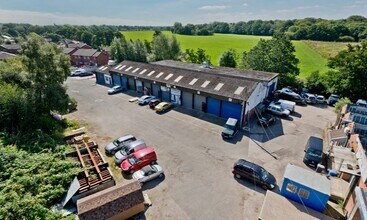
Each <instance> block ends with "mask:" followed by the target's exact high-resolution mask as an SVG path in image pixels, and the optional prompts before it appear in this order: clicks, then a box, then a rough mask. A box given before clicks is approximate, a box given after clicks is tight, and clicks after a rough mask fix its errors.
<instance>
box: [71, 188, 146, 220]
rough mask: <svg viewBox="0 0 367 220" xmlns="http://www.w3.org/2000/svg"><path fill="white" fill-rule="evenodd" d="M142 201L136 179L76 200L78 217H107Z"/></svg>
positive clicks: (140, 190) (141, 194)
mask: <svg viewBox="0 0 367 220" xmlns="http://www.w3.org/2000/svg"><path fill="white" fill-rule="evenodd" d="M142 203H144V196H143V192H142V189H141V186H140V183H139V182H138V181H134V182H131V183H129V184H126V185H123V184H119V185H116V186H113V187H110V188H108V189H105V190H102V191H100V192H97V193H94V194H92V195H90V196H87V197H84V198H82V199H79V200H78V201H77V207H78V215H79V218H81V217H83V219H108V218H111V217H113V216H115V215H117V214H119V213H121V212H124V211H126V210H128V209H130V208H132V207H134V206H136V205H140V204H142Z"/></svg>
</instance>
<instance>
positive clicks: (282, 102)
mask: <svg viewBox="0 0 367 220" xmlns="http://www.w3.org/2000/svg"><path fill="white" fill-rule="evenodd" d="M274 104H275V105H280V106H282V108H284V109H288V110H289V111H290V112H294V110H295V108H296V103H295V102H291V101H287V100H283V99H279V100H278V101H274Z"/></svg>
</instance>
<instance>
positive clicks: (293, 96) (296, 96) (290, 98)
mask: <svg viewBox="0 0 367 220" xmlns="http://www.w3.org/2000/svg"><path fill="white" fill-rule="evenodd" d="M278 98H279V99H283V100H288V101H292V102H295V103H296V104H298V105H306V101H305V99H304V98H302V97H301V96H300V95H299V94H297V93H295V92H293V93H291V94H290V93H282V92H281V93H279V94H278Z"/></svg>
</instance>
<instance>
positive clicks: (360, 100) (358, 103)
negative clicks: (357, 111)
mask: <svg viewBox="0 0 367 220" xmlns="http://www.w3.org/2000/svg"><path fill="white" fill-rule="evenodd" d="M356 105H359V106H363V107H367V101H366V100H364V99H358V100H357V102H356Z"/></svg>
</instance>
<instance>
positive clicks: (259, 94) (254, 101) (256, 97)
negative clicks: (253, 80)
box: [245, 77, 278, 114]
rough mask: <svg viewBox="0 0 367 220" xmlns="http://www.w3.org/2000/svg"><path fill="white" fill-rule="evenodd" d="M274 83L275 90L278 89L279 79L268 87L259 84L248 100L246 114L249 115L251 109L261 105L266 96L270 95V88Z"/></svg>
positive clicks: (275, 79) (271, 82) (272, 81)
mask: <svg viewBox="0 0 367 220" xmlns="http://www.w3.org/2000/svg"><path fill="white" fill-rule="evenodd" d="M274 82H275V87H274V89H276V86H277V84H278V77H275V78H274V79H273V80H271V81H270V82H268V83H267V84H266V85H264V83H263V82H259V83H258V84H257V86H256V88H255V90H254V91H253V93H252V94H251V95H250V97H249V98H248V100H247V103H246V111H245V114H247V113H248V112H249V111H250V110H251V109H253V108H255V107H256V106H257V105H258V104H259V103H261V102H262V101H263V100H264V99H265V98H266V96H267V95H268V91H269V87H270V85H271V84H273V83H274Z"/></svg>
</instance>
